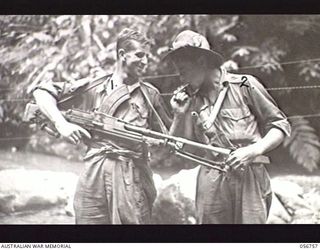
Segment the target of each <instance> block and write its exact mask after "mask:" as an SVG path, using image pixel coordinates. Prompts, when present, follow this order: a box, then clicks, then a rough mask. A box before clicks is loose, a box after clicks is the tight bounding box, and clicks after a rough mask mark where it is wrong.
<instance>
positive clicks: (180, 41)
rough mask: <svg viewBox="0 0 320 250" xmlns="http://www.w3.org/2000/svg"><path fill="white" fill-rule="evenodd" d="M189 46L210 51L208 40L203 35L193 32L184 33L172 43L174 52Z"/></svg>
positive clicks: (186, 31)
mask: <svg viewBox="0 0 320 250" xmlns="http://www.w3.org/2000/svg"><path fill="white" fill-rule="evenodd" d="M187 46H191V47H196V48H201V49H206V50H210V45H209V42H208V40H207V39H206V38H205V37H204V36H203V35H200V34H199V33H196V32H194V31H191V30H185V31H182V32H181V33H180V34H179V35H178V36H177V37H176V39H175V40H174V41H173V43H172V49H173V50H176V49H178V48H181V47H187Z"/></svg>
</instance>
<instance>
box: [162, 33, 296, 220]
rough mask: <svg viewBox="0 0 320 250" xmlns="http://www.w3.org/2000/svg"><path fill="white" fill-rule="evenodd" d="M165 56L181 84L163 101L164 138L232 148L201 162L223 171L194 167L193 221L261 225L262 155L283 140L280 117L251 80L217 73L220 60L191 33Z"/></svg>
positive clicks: (265, 187)
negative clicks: (169, 125)
mask: <svg viewBox="0 0 320 250" xmlns="http://www.w3.org/2000/svg"><path fill="white" fill-rule="evenodd" d="M166 58H169V59H171V61H172V62H173V63H174V65H175V66H176V68H177V70H178V71H179V73H180V78H181V81H182V82H183V83H184V84H185V85H184V86H183V87H180V88H178V89H177V90H176V91H175V93H174V96H173V98H172V99H171V105H172V108H173V111H174V124H175V129H174V130H172V133H173V134H175V135H180V136H184V137H186V138H188V139H192V140H198V141H200V142H203V143H207V144H212V145H214V146H219V147H225V148H229V149H231V150H233V151H232V153H231V154H230V155H229V156H227V157H223V156H221V155H212V154H211V155H207V156H206V157H210V158H211V159H212V160H215V161H216V162H217V161H220V162H224V163H225V169H227V172H226V173H224V172H221V171H219V170H215V169H212V168H208V167H204V166H202V167H201V168H200V171H199V174H198V179H197V190H196V212H197V219H198V222H199V223H201V224H203V223H204V224H211V223H212V224H216V223H223V224H233V223H237V224H241V223H265V222H266V220H267V216H268V212H269V208H270V205H271V188H270V180H269V176H268V173H267V171H266V168H265V165H264V164H265V163H268V157H266V156H264V154H265V153H267V152H268V151H270V150H272V149H275V148H276V147H277V146H278V145H280V144H281V142H282V141H283V139H284V137H285V136H289V135H290V125H289V123H288V121H287V119H286V116H285V115H284V114H283V113H282V112H281V111H280V109H279V108H278V107H277V105H276V103H275V101H274V100H273V99H272V97H271V96H270V95H269V94H268V92H267V91H266V90H265V88H264V87H263V85H262V84H261V83H260V82H259V80H258V79H257V78H256V77H254V76H251V75H244V74H231V73H228V72H227V71H226V70H225V69H224V68H223V67H221V65H222V56H221V55H220V54H219V53H217V52H214V51H212V50H210V47H209V43H208V41H207V39H206V38H205V37H204V36H202V35H200V34H198V33H196V32H193V31H190V30H186V31H183V32H181V33H180V34H179V35H178V36H177V37H176V39H175V40H174V42H173V44H172V49H171V51H170V52H169V53H168V55H167V56H166ZM186 164H187V163H186Z"/></svg>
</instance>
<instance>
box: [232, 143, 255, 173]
mask: <svg viewBox="0 0 320 250" xmlns="http://www.w3.org/2000/svg"><path fill="white" fill-rule="evenodd" d="M258 155H259V153H258V150H257V149H256V148H255V146H254V145H249V146H246V147H242V148H238V149H236V150H235V151H233V152H232V153H231V154H230V155H229V157H228V159H227V160H226V164H227V165H228V166H229V167H230V168H232V169H239V168H240V169H241V168H243V167H247V166H249V165H250V164H251V163H252V162H253V160H254V159H255V158H256V157H257V156H258Z"/></svg>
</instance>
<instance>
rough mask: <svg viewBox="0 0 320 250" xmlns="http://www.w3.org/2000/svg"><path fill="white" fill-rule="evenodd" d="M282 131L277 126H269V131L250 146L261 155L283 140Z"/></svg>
mask: <svg viewBox="0 0 320 250" xmlns="http://www.w3.org/2000/svg"><path fill="white" fill-rule="evenodd" d="M284 137H285V135H284V133H283V132H282V131H281V130H280V129H277V128H271V129H270V130H269V132H268V133H267V134H266V135H265V136H264V137H263V138H262V139H261V140H259V141H257V142H256V143H254V144H253V145H252V146H254V147H255V149H256V150H257V154H258V155H263V154H265V153H267V152H269V151H271V150H273V149H275V148H276V147H278V146H279V145H280V144H281V143H282V141H283V140H284Z"/></svg>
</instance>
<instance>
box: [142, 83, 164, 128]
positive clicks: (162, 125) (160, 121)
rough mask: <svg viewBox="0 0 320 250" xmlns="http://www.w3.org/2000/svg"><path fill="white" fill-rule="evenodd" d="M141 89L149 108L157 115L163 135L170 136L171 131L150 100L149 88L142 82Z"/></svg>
mask: <svg viewBox="0 0 320 250" xmlns="http://www.w3.org/2000/svg"><path fill="white" fill-rule="evenodd" d="M140 89H141V92H142V94H143V96H144V97H145V99H146V101H147V103H148V105H149V107H150V108H151V110H152V111H153V113H154V114H155V116H156V118H157V121H158V123H159V125H160V129H161V131H162V133H164V134H169V131H168V129H167V127H166V125H165V124H164V123H163V121H162V119H161V117H160V115H159V113H158V112H157V110H156V109H155V108H154V106H153V104H152V102H151V100H150V93H149V90H148V88H147V87H146V85H145V84H144V83H143V82H140Z"/></svg>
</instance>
